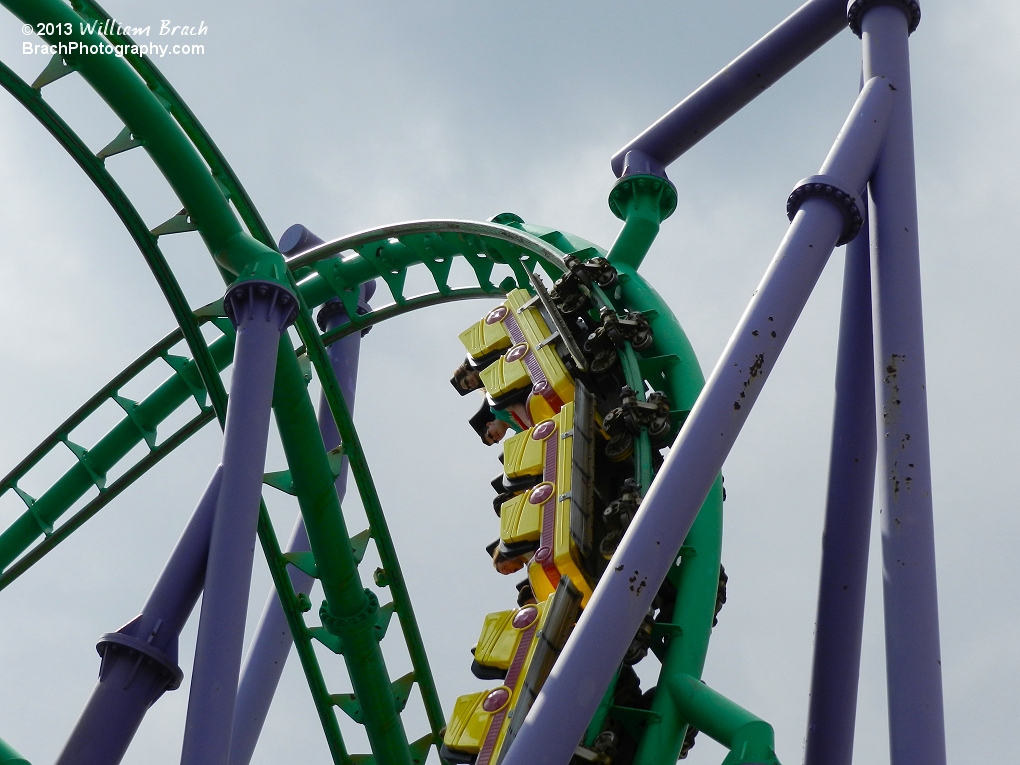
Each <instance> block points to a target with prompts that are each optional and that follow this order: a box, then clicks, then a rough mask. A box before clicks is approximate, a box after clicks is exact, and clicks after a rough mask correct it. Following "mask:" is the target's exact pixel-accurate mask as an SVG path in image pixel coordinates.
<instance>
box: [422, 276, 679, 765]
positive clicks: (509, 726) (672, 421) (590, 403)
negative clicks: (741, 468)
mask: <svg viewBox="0 0 1020 765" xmlns="http://www.w3.org/2000/svg"><path fill="white" fill-rule="evenodd" d="M566 265H567V269H568V270H567V272H566V273H565V274H564V275H563V276H562V277H561V278H560V279H559V280H557V281H556V283H555V284H554V286H553V288H552V289H551V290H547V288H546V287H545V286H544V284H543V283H542V281H541V277H539V276H537V275H536V276H533V277H532V284H531V287H532V289H531V290H530V291H529V290H525V289H515V290H512V291H511V292H509V293H508V294H507V296H506V300H505V302H504V303H503V304H502V305H500V306H498V307H496V308H495V309H493V310H492V311H490V312H489V313H488V314H487V315H486V316H485V317H483V318H482V319H480V320H479V321H478V322H476V323H475V324H473V325H472V326H471V327H469V328H468V329H466V330H465V331H464V332H462V333H461V334H460V339H461V341H462V342H463V344H464V346H465V348H466V350H467V358H466V360H465V362H464V364H463V365H462V366H461V367H459V368H458V369H457V371H456V373H455V375H454V379H453V380H452V382H453V384H454V387H455V388H457V389H458V391H459V392H460V393H461V395H467V394H469V393H470V392H471V391H473V390H480V391H482V392H483V393H484V396H485V401H484V403H483V405H482V407H481V409H480V410H479V412H478V414H476V415H475V417H473V418H472V420H471V423H472V425H473V426H474V427H475V429H476V430H477V432H478V433H479V435H480V436H481V438H482V440H483V441H485V442H486V443H490V444H491V443H495V442H496V441H499V440H503V453H502V456H501V460H502V463H503V471H502V473H501V474H500V475H499V476H497V478H495V479H494V480H493V482H492V485H493V488H494V489H495V490H496V497H495V499H494V501H493V508H494V509H495V511H496V515H497V516H498V517H499V539H498V540H497V541H496V542H494V543H492V544H491V545H490V546H489V547H488V548H487V549H488V550H489V552H490V554H491V555H492V558H493V565H494V566H495V567H496V568H497V570H499V571H500V572H501V573H504V574H509V573H513V572H515V571H520V570H522V569H526V571H527V578H526V579H525V580H524V581H522V582H520V583H519V584H518V590H519V593H520V595H519V597H518V604H517V607H516V608H514V609H510V610H505V611H498V612H496V613H491V614H489V615H487V616H486V617H485V620H484V623H483V626H482V630H481V634H480V636H479V638H478V642H477V645H476V646H475V647H474V649H473V651H472V652H473V654H474V658H473V660H472V666H471V669H472V672H473V674H474V675H475V676H476V677H478V678H480V679H483V680H487V681H490V682H492V681H495V682H497V683H498V684H497V685H496V686H495V687H491V686H490V687H489V688H488V689H486V690H482V691H478V692H476V693H470V694H467V695H464V696H461V697H460V698H458V699H457V701H456V703H455V705H454V708H453V712H452V714H451V715H450V722H449V724H448V726H447V728H446V731H445V734H444V736H443V743H442V747H441V750H440V753H441V756H442V759H443V760H445V761H446V762H448V763H457V764H461V763H463V764H465V765H466V764H468V763H471V764H473V765H498V763H499V762H500V761H501V759H502V756H503V754H504V753H505V752H506V751H507V750H508V749H509V746H510V743H511V742H512V741H513V739H514V736H515V735H516V733H517V731H518V730H519V728H520V726H521V723H522V722H523V720H524V718H525V716H526V715H527V713H528V711H529V709H530V708H531V705H532V703H533V702H534V699H535V698H536V696H537V694H538V692H539V690H540V689H541V687H542V684H543V682H544V681H545V679H546V677H547V676H548V675H549V672H550V670H551V668H552V666H553V663H554V662H555V660H556V657H557V656H558V654H559V651H560V649H561V648H562V646H563V645H564V643H565V641H566V639H567V637H568V636H569V634H570V631H571V629H572V627H573V626H574V624H575V622H576V621H577V618H578V616H579V615H580V612H581V610H582V609H583V608H584V606H585V605H586V604H587V602H588V599H589V597H590V596H591V594H592V590H593V589H594V587H595V585H596V583H597V582H598V580H599V577H600V576H601V575H602V572H603V571H604V570H605V569H606V566H607V564H608V561H609V559H610V558H611V557H612V555H613V552H614V551H615V550H616V547H617V545H618V544H619V540H620V538H621V537H622V535H623V533H624V531H625V530H626V528H627V526H628V524H629V523H630V521H631V519H632V518H633V516H634V514H635V513H636V512H637V509H638V505H639V503H640V501H641V494H642V486H641V485H640V481H641V470H640V467H639V465H638V458H637V456H636V446H637V445H638V442H639V440H640V439H646V441H645V443H646V444H650V445H651V447H652V448H651V449H650V450H646V451H645V452H644V454H646V457H645V458H646V459H648V460H650V462H651V468H652V472H654V470H657V469H658V467H659V465H661V462H662V459H661V456H660V455H659V453H658V449H657V448H656V447H661V446H663V445H665V443H666V441H667V440H668V438H669V436H670V434H671V433H672V432H673V431H674V428H675V426H676V424H677V423H676V419H677V418H676V414H677V413H675V412H671V410H670V403H669V401H668V400H667V399H666V397H665V396H664V395H663V394H662V393H658V392H654V391H648V390H640V391H638V390H635V389H634V388H632V387H629V386H628V385H627V375H626V373H625V371H626V370H625V364H626V360H627V358H628V354H629V355H630V358H632V359H633V358H635V356H634V354H635V353H638V354H639V353H641V351H643V350H646V349H648V348H649V347H650V346H651V344H652V333H651V328H650V327H649V322H648V320H647V319H646V317H645V316H643V315H641V314H639V313H632V312H628V311H625V310H622V311H617V310H615V309H614V308H613V307H612V306H611V305H610V304H608V300H607V299H606V297H605V296H606V294H607V293H611V292H612V290H613V289H614V287H615V286H616V283H617V280H618V275H617V273H616V270H615V269H614V268H613V267H612V265H610V263H609V262H608V261H606V260H605V259H604V258H598V257H597V258H592V259H590V260H587V261H583V260H581V259H579V258H577V257H574V256H568V257H567V259H566ZM631 382H632V383H633V382H634V380H633V377H631ZM641 385H642V387H645V386H646V384H645V383H643V382H642V383H641ZM510 431H515V432H514V433H513V434H512V435H509V436H508V437H506V438H505V439H504V435H507V434H509V432H510ZM644 488H645V489H646V488H647V486H645V487H644ZM674 598H675V589H673V584H672V583H671V582H670V581H669V580H667V581H666V583H665V584H664V585H663V587H662V589H661V590H660V592H659V595H658V597H657V599H656V602H655V604H654V606H653V609H652V610H651V611H650V612H649V614H648V616H647V617H646V619H645V622H644V623H643V624H642V626H641V628H640V630H639V631H638V633H637V634H636V635H635V637H634V641H633V643H632V644H631V647H630V650H629V651H628V653H627V656H626V657H625V659H624V662H623V664H622V666H621V668H620V671H619V673H618V675H617V678H616V681H615V683H614V685H613V686H611V688H610V690H609V692H608V693H607V698H606V700H605V702H604V703H603V705H602V706H601V707H600V711H599V713H598V714H597V715H596V717H595V719H594V720H593V721H592V724H591V727H590V728H589V731H588V734H587V735H586V736H585V738H584V740H583V741H582V742H581V743H580V745H579V746H578V748H577V749H576V751H575V755H574V763H576V764H577V765H580V764H581V763H589V762H593V763H598V764H599V765H627V763H628V762H630V760H631V758H632V757H633V754H634V751H635V748H636V745H637V742H636V737H637V735H638V734H637V732H636V731H635V726H633V725H628V724H626V723H627V720H628V715H627V714H622V713H620V710H628V709H629V710H642V709H644V710H647V709H648V708H649V706H650V704H651V694H653V693H654V689H651V690H650V691H648V692H646V693H644V694H642V692H641V689H640V683H639V680H638V677H637V674H636V673H635V672H634V670H633V669H632V665H633V664H635V663H637V662H638V661H640V660H641V659H643V658H644V656H645V655H646V654H647V652H648V650H649V647H650V646H651V644H652V639H653V632H654V628H655V625H656V621H657V620H658V621H660V622H661V621H663V620H665V621H668V620H669V618H670V616H671V612H672V609H673V603H674ZM610 710H615V712H616V713H615V714H613V713H610ZM631 718H633V715H632V716H631ZM694 733H695V732H694V731H693V729H692V731H691V732H690V733H689V734H688V738H689V739H691V741H688V742H685V748H684V750H683V752H682V754H686V749H687V748H689V746H690V743H691V742H692V740H693V735H694Z"/></svg>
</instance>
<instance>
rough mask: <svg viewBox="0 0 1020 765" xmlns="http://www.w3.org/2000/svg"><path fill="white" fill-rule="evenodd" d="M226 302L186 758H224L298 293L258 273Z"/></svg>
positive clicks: (215, 762)
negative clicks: (224, 375)
mask: <svg viewBox="0 0 1020 765" xmlns="http://www.w3.org/2000/svg"><path fill="white" fill-rule="evenodd" d="M224 306H225V308H226V311H227V314H228V316H229V317H230V319H231V321H232V322H233V323H234V326H235V327H236V328H237V345H236V350H235V353H234V369H233V378H232V380H231V384H230V399H229V401H228V404H227V418H226V424H225V426H224V433H223V457H222V463H221V464H222V483H221V486H220V492H219V498H218V501H217V503H216V515H215V518H214V520H213V528H212V535H211V539H210V544H209V558H208V563H207V566H206V575H205V594H204V596H203V598H202V616H201V621H200V622H199V627H198V643H197V645H196V649H195V668H194V672H193V675H192V679H191V695H190V697H189V699H188V718H187V723H186V725H185V730H184V746H183V751H182V754H181V762H182V764H183V765H198V764H199V763H203V764H204V763H209V765H223V764H224V763H226V762H227V755H228V753H229V749H230V737H231V728H232V724H233V718H234V704H235V700H236V694H237V682H238V671H239V669H240V665H241V648H242V641H243V639H244V623H245V616H246V612H247V609H248V594H249V589H250V586H251V569H252V560H253V556H254V552H255V531H256V526H257V524H258V514H259V504H260V500H261V495H262V476H263V473H264V470H265V461H266V446H267V439H268V437H269V414H270V405H271V403H272V398H273V380H274V376H275V372H276V360H277V352H278V350H279V346H280V343H281V336H282V334H283V333H284V332H285V330H286V328H287V326H288V325H289V324H290V323H291V322H292V321H293V320H294V318H295V315H296V312H297V301H296V300H295V299H294V296H293V295H292V294H291V293H290V291H289V290H288V289H286V288H285V287H283V286H281V285H280V284H278V283H276V282H270V281H258V280H250V281H242V282H239V283H237V284H235V285H234V286H232V287H230V288H229V289H228V290H227V294H226V297H225V298H224Z"/></svg>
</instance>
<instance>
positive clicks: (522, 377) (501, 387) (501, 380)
mask: <svg viewBox="0 0 1020 765" xmlns="http://www.w3.org/2000/svg"><path fill="white" fill-rule="evenodd" d="M479 376H480V377H481V379H482V385H483V386H484V388H485V392H486V393H488V394H489V395H490V396H492V398H493V399H500V398H502V397H503V396H505V395H507V394H508V393H513V392H514V391H515V390H520V389H521V388H523V387H525V386H527V385H529V384H531V377H530V376H529V375H528V368H527V367H526V366H525V365H524V362H523V361H521V360H520V359H517V360H515V361H507V360H506V357H505V356H500V357H499V358H498V359H496V360H495V361H494V362H492V363H491V364H489V366H487V367H486V368H485V369H483V370H482V371H481V372H480V373H479Z"/></svg>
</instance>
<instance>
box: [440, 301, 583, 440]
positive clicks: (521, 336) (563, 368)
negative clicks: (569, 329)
mask: <svg viewBox="0 0 1020 765" xmlns="http://www.w3.org/2000/svg"><path fill="white" fill-rule="evenodd" d="M541 308H542V303H541V302H540V301H539V300H538V299H537V297H532V296H531V295H530V294H529V293H528V292H527V290H523V289H515V290H511V291H510V292H509V293H508V294H507V297H506V301H505V302H504V303H503V304H502V305H500V306H497V307H496V308H494V309H493V310H492V311H490V312H489V313H488V314H487V315H486V316H485V318H483V319H481V320H479V321H478V322H476V323H475V324H473V325H472V326H471V327H469V328H468V329H466V330H465V331H464V332H462V333H461V334H460V340H461V342H462V343H463V344H464V347H465V348H466V349H467V352H468V359H469V362H471V363H472V364H474V365H477V366H478V367H479V368H480V370H481V371H480V375H481V380H482V386H483V387H484V388H485V391H486V394H487V395H488V397H489V403H490V405H491V406H492V407H493V408H494V409H504V408H506V407H507V406H508V405H510V404H512V403H517V402H525V403H526V408H527V411H528V414H529V419H530V422H531V423H534V422H541V421H542V420H545V419H548V418H549V417H551V416H552V415H554V414H556V413H557V412H559V410H560V409H561V408H562V407H563V405H564V404H566V403H569V402H571V401H573V400H574V378H573V376H572V375H571V374H570V371H569V370H568V369H567V365H566V364H565V363H564V360H563V358H562V357H561V356H560V354H559V353H558V352H557V349H556V346H557V345H558V344H560V343H563V342H564V339H563V338H564V335H563V334H562V332H561V331H560V330H558V329H556V328H555V326H556V325H555V321H554V320H552V319H551V317H550V313H549V312H548V311H546V312H545V315H544V316H543V311H542V310H541ZM547 318H549V320H548V321H547ZM549 324H553V327H554V328H553V329H552V330H550V327H549ZM529 424H530V423H529Z"/></svg>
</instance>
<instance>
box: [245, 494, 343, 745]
mask: <svg viewBox="0 0 1020 765" xmlns="http://www.w3.org/2000/svg"><path fill="white" fill-rule="evenodd" d="M259 541H260V542H261V544H262V551H263V552H264V553H265V556H266V561H267V562H268V564H269V571H270V573H271V574H272V577H273V583H274V584H275V586H276V593H277V595H278V596H279V598H280V603H281V604H282V605H283V613H284V615H285V616H286V617H287V625H288V626H289V627H290V634H291V636H292V637H293V638H294V647H295V649H296V650H297V654H298V659H299V660H300V661H301V668H302V670H304V673H305V680H306V682H307V683H308V689H309V691H310V692H311V694H312V701H313V702H314V703H315V711H316V713H317V714H318V715H319V722H320V724H321V725H322V730H323V733H324V734H325V737H326V744H327V746H328V747H329V753H330V756H331V757H332V758H333V763H334V765H351V758H350V755H349V754H348V753H347V747H346V746H345V745H344V739H343V735H342V734H341V732H340V725H339V723H338V722H337V719H336V712H335V711H334V707H333V701H332V699H331V698H330V694H329V690H328V689H327V688H326V681H325V679H324V678H323V676H322V669H321V667H320V666H319V660H318V659H317V658H316V657H315V650H314V649H313V648H312V639H311V634H310V632H309V630H308V627H307V626H306V625H305V620H304V619H303V618H302V617H301V613H302V611H303V609H302V607H301V604H300V603H299V602H298V596H297V593H296V592H294V586H293V584H292V583H291V580H290V576H289V574H288V573H287V561H286V559H285V558H284V556H283V551H282V550H281V549H280V541H279V539H277V536H276V531H275V530H274V529H273V524H272V521H271V520H270V518H269V511H268V510H266V503H265V502H262V505H261V507H260V508H259Z"/></svg>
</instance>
